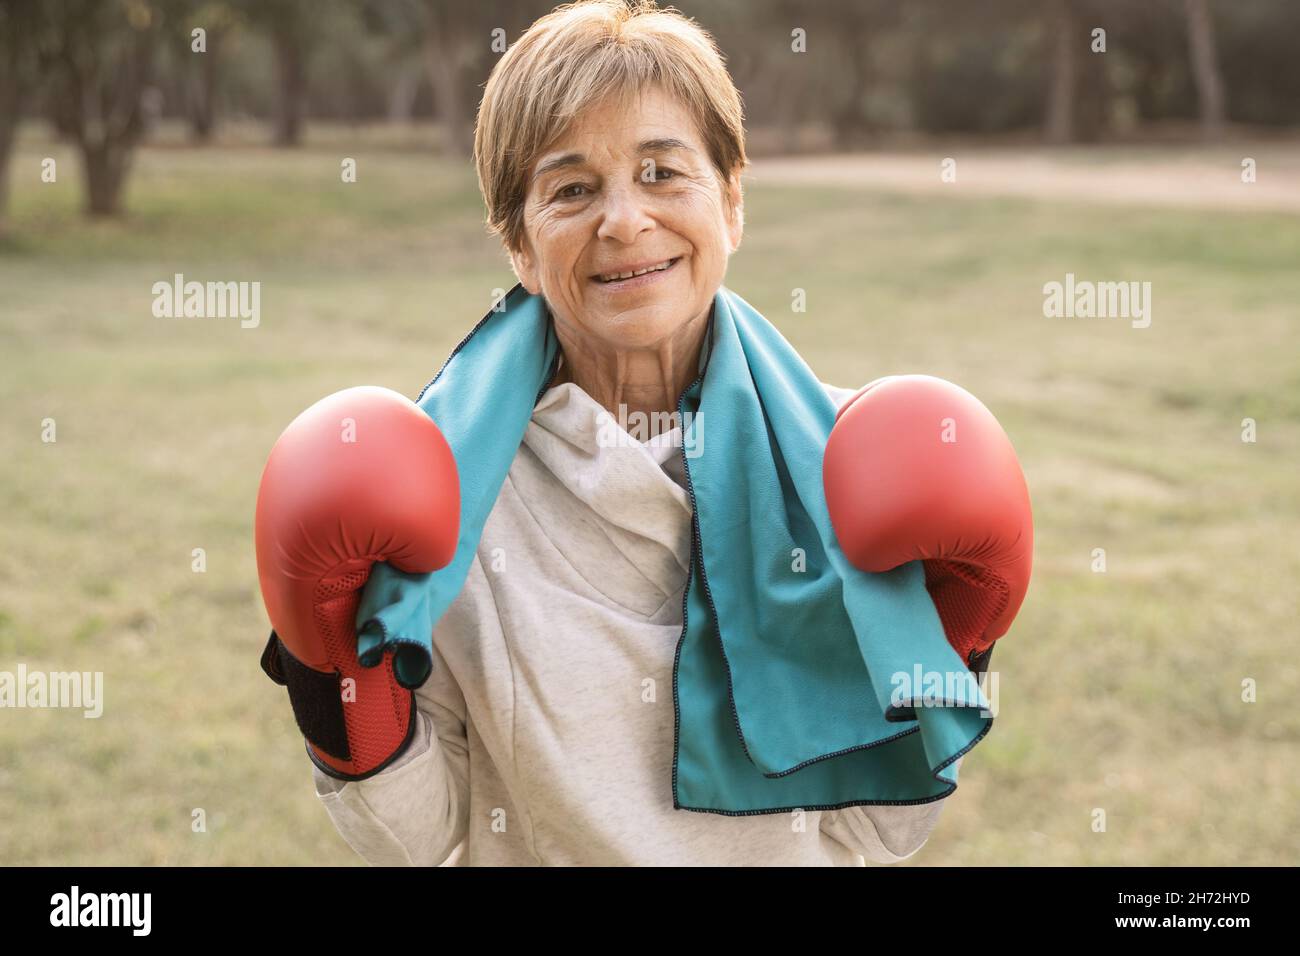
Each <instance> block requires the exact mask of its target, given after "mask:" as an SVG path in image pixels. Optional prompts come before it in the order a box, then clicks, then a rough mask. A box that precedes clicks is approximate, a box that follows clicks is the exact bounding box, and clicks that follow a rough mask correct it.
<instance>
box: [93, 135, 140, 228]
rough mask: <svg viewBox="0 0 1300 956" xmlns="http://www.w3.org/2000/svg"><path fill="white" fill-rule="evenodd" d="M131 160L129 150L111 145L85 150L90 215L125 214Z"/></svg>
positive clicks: (103, 144)
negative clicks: (125, 196) (125, 193)
mask: <svg viewBox="0 0 1300 956" xmlns="http://www.w3.org/2000/svg"><path fill="white" fill-rule="evenodd" d="M130 158H131V151H130V149H129V148H124V147H121V146H116V145H113V144H111V143H99V144H95V145H91V144H87V145H86V146H85V147H83V149H82V169H83V170H85V176H86V212H87V213H89V214H90V215H91V216H116V215H118V214H119V213H120V212H121V211H122V186H123V184H125V182H126V171H127V167H128V165H129V164H130Z"/></svg>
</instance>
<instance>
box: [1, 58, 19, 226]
mask: <svg viewBox="0 0 1300 956" xmlns="http://www.w3.org/2000/svg"><path fill="white" fill-rule="evenodd" d="M0 52H3V51H0ZM18 97H19V91H18V70H17V69H16V68H14V66H13V64H12V63H9V62H4V63H0V239H2V238H4V237H5V236H6V235H7V234H8V232H9V157H10V156H11V155H12V154H13V146H14V139H15V137H16V134H17V131H18Z"/></svg>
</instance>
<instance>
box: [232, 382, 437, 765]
mask: <svg viewBox="0 0 1300 956" xmlns="http://www.w3.org/2000/svg"><path fill="white" fill-rule="evenodd" d="M459 526H460V482H459V480H458V478H457V475H456V462H455V460H454V458H453V457H452V453H451V449H450V448H449V447H448V446H447V442H446V440H445V439H444V438H443V437H442V433H441V432H440V431H439V430H438V427H437V426H436V425H435V424H434V423H433V421H432V420H431V419H430V418H429V416H428V415H426V414H425V413H424V412H423V411H421V410H420V408H419V407H418V406H417V405H415V403H413V402H411V401H410V400H409V399H407V398H405V397H404V396H402V395H399V394H398V393H397V392H393V391H390V390H388V389H386V388H377V387H374V386H361V387H358V388H349V389H345V390H344V391H341V392H336V393H334V394H333V395H330V396H328V397H326V398H323V399H321V400H320V401H319V402H317V403H316V404H315V405H313V406H311V408H309V409H307V410H306V411H305V412H303V413H302V414H301V415H299V416H298V417H297V418H295V419H294V420H293V422H292V423H290V425H289V427H288V428H286V429H285V430H284V434H282V435H281V436H280V438H279V440H278V441H277V442H276V443H275V447H274V448H272V449H271V456H270V458H269V459H268V460H267V463H266V469H265V471H263V472H262V484H261V487H260V488H259V490H258V494H257V518H256V538H257V573H258V577H259V579H260V581H261V585H262V599H263V601H264V602H265V604H266V612H267V615H268V616H269V617H270V619H271V626H272V627H273V628H274V630H273V631H272V632H271V638H270V641H269V642H268V643H267V646H266V650H265V651H264V652H263V654H262V667H263V669H264V670H265V671H266V673H267V674H268V675H270V677H271V679H272V680H274V681H276V682H277V683H279V684H283V685H285V686H287V687H288V688H289V700H290V702H291V703H292V705H293V712H294V717H295V718H296V719H297V722H298V728H299V729H300V730H301V731H302V733H303V736H304V737H305V738H306V740H307V752H308V754H309V755H310V756H311V758H312V760H313V761H314V762H315V764H316V766H318V767H320V769H321V770H322V771H324V772H325V773H327V774H329V775H331V776H333V777H338V778H340V779H344V780H359V779H362V778H364V777H368V776H370V775H372V774H375V773H378V772H379V771H380V770H382V769H383V768H384V767H385V766H387V765H388V764H389V763H390V762H391V761H392V760H393V759H394V758H395V757H397V756H398V755H399V754H400V753H401V752H402V751H403V750H405V748H406V746H407V744H408V743H409V742H410V740H411V737H412V734H413V731H414V729H415V721H414V715H415V695H414V694H413V693H412V692H411V690H410V688H409V687H404V686H402V685H401V684H399V683H398V681H397V678H396V676H395V673H394V669H393V652H392V651H391V650H389V651H385V653H384V659H383V661H382V663H380V664H379V665H377V666H375V667H362V666H361V664H360V663H359V662H358V661H357V634H356V613H357V604H358V602H359V601H360V591H361V588H362V587H363V586H364V585H365V583H366V581H367V579H369V577H370V569H371V565H373V564H374V563H375V562H376V561H387V562H389V563H390V564H392V565H393V566H394V567H396V568H397V569H398V570H400V571H406V572H411V573H416V574H422V573H427V572H430V571H436V570H438V569H439V568H441V567H444V566H445V565H447V564H449V563H450V562H451V559H452V556H453V555H454V554H455V551H456V540H457V536H458V534H459ZM345 679H350V680H351V681H354V682H355V683H354V684H351V685H344V683H343V681H344V680H345Z"/></svg>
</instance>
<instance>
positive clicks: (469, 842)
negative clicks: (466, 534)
mask: <svg viewBox="0 0 1300 956" xmlns="http://www.w3.org/2000/svg"><path fill="white" fill-rule="evenodd" d="M826 388H827V391H828V393H829V394H830V395H831V397H832V399H834V400H835V401H836V403H837V404H840V403H843V402H844V401H846V400H847V399H848V398H849V397H851V396H852V395H853V392H854V390H852V389H841V388H835V387H833V386H826ZM603 411H604V410H603V408H602V407H601V406H600V405H599V404H597V403H596V401H595V400H594V399H592V398H591V397H590V396H589V395H587V393H586V392H584V391H582V389H580V388H579V387H578V386H577V385H574V384H572V383H567V384H564V385H559V386H556V387H555V388H552V389H550V390H549V391H548V392H546V394H545V395H544V396H543V397H542V399H541V401H540V402H538V404H537V407H536V408H535V409H534V411H533V417H532V421H531V422H530V423H529V425H528V430H527V432H526V434H525V436H524V440H523V443H522V444H521V445H520V448H519V452H518V453H517V455H516V456H515V459H514V462H513V463H512V464H511V468H510V473H509V475H508V476H507V478H506V481H505V484H504V485H502V488H501V492H500V494H499V496H498V497H497V501H496V503H495V505H494V507H493V510H492V513H491V515H490V516H489V518H488V521H487V524H486V526H485V527H484V530H483V535H482V538H481V539H480V541H479V546H478V554H477V556H476V557H475V559H474V561H473V563H472V564H471V565H470V570H469V576H468V578H467V580H466V583H465V586H464V588H463V590H462V591H461V593H460V595H459V596H458V597H457V598H456V600H455V602H454V603H453V604H452V605H451V607H450V609H449V610H448V611H447V613H446V614H445V615H444V617H443V619H442V620H441V621H440V622H439V623H438V625H437V627H436V628H435V629H434V633H433V644H434V654H433V659H434V667H433V675H432V676H431V677H430V678H429V680H428V682H427V683H426V684H425V685H424V686H423V687H421V688H420V689H419V690H417V691H416V705H417V708H418V714H417V718H418V724H419V725H418V727H417V729H416V736H415V739H414V740H413V741H412V743H411V745H410V747H409V748H408V750H407V751H406V752H405V753H404V754H402V756H401V757H399V758H398V760H397V761H395V762H394V764H393V765H392V766H391V767H389V768H387V769H386V770H384V771H383V772H382V773H379V774H376V775H375V776H374V777H371V778H369V779H366V780H361V781H352V782H347V783H344V782H342V781H339V780H335V779H333V778H330V777H328V776H326V775H325V774H323V773H321V772H320V771H319V770H317V769H315V768H313V771H312V772H313V775H314V778H315V782H316V793H317V795H318V796H319V797H320V799H321V801H322V803H324V805H325V809H326V810H327V811H328V813H329V815H330V818H331V819H332V820H333V822H334V825H335V827H336V828H337V829H338V831H339V833H340V834H341V835H342V836H343V838H344V839H345V840H347V842H348V843H349V844H350V845H351V846H352V848H353V849H355V850H356V851H357V853H359V854H360V855H361V856H362V857H363V858H364V859H366V860H367V861H369V862H370V863H372V864H392V865H420V866H433V865H439V864H443V865H453V866H493V865H525V866H537V865H547V866H572V865H616V866H617V865H723V866H734V865H742V866H743V865H759V866H765V865H794V866H805V865H811V866H827V865H837V866H862V865H863V863H864V861H863V857H864V856H865V857H866V858H868V859H871V860H873V861H877V862H884V863H893V862H897V861H898V860H901V859H903V858H905V857H908V856H910V855H912V854H913V853H915V852H916V851H917V850H919V849H920V848H921V846H922V845H923V844H924V843H925V841H926V839H927V838H928V837H929V834H930V831H931V830H932V829H933V828H934V825H935V823H936V822H937V820H938V818H939V814H940V812H941V810H942V806H943V801H935V802H933V803H927V804H920V805H916V806H878V807H871V806H869V807H849V808H845V809H843V810H835V811H817V810H810V811H794V812H781V813H772V814H761V815H748V816H726V815H721V814H714V813H700V812H695V811H688V810H675V809H673V795H672V759H673V732H674V707H673V694H672V672H673V659H674V656H675V653H676V649H677V642H678V640H679V638H680V637H681V629H682V590H683V588H685V586H686V576H687V568H688V562H689V561H690V546H691V542H690V534H691V504H690V498H689V496H688V494H687V492H686V490H685V487H684V486H685V476H684V473H683V468H682V460H681V458H682V456H681V447H680V446H681V431H680V429H679V428H677V429H673V430H672V431H671V432H668V433H666V434H664V435H660V436H659V437H657V438H655V439H652V440H650V441H649V442H646V443H642V442H639V441H636V440H635V439H632V438H631V437H630V436H628V435H627V433H626V432H624V431H622V430H621V429H618V428H617V426H614V428H615V432H616V433H617V435H618V436H619V437H620V438H621V440H620V441H619V442H617V443H612V442H610V441H609V440H608V439H609V435H610V434H611V432H610V427H611V426H610V425H609V424H604V425H603V426H602V413H603ZM604 420H605V422H608V421H609V419H608V418H607V417H605V419H604Z"/></svg>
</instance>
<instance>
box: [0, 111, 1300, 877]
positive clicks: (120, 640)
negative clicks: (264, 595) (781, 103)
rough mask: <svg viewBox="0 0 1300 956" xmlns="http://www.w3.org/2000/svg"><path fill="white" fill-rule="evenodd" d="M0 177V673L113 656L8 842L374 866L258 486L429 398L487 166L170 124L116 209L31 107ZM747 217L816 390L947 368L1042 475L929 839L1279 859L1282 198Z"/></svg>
mask: <svg viewBox="0 0 1300 956" xmlns="http://www.w3.org/2000/svg"><path fill="white" fill-rule="evenodd" d="M45 156H53V157H54V158H56V160H57V162H58V182H57V183H54V184H41V183H40V180H39V164H40V160H41V158H42V157H45ZM343 156H351V157H355V158H356V159H357V160H358V170H359V176H358V182H357V183H355V184H350V185H345V184H343V183H341V182H340V176H339V162H340V158H341V157H343ZM927 162H928V160H927ZM1159 163H1160V161H1159V159H1155V160H1153V161H1152V165H1151V174H1152V176H1153V177H1158V176H1159V175H1160V168H1159ZM11 176H12V180H13V200H12V205H13V209H12V220H13V226H14V236H13V238H12V239H10V240H9V241H8V242H7V243H6V244H5V245H3V247H0V293H2V295H0V355H2V356H3V357H2V359H0V362H2V372H3V375H2V376H0V397H2V398H3V403H4V415H3V431H2V432H0V435H2V436H3V439H2V440H3V446H2V450H3V461H4V470H3V476H2V477H0V492H2V494H3V502H4V521H3V538H2V539H0V670H13V669H14V668H15V667H16V666H17V664H18V663H19V662H23V663H25V664H26V665H27V667H28V668H29V669H32V670H36V669H42V670H71V669H76V670H90V671H96V670H97V671H103V672H104V675H105V704H104V716H103V717H102V718H100V719H98V720H88V719H85V718H83V717H82V715H81V713H80V712H77V711H69V710H4V711H0V863H7V864H18V863H41V864H109V863H125V864H157V863H176V864H194V863H210V864H270V863H288V864H307V863H327V864H328V863H355V862H358V859H357V857H355V855H354V854H353V853H352V851H351V850H350V849H349V848H348V847H347V846H346V845H345V844H344V843H343V841H342V839H341V838H340V837H339V836H338V835H337V834H336V833H335V831H334V829H333V827H332V825H331V823H330V821H329V819H328V817H327V816H326V814H325V812H324V810H323V809H322V808H321V807H320V806H319V805H318V802H317V798H316V797H315V795H314V793H313V789H312V783H311V773H310V768H309V764H308V761H307V759H306V756H305V755H304V753H303V750H302V741H301V738H300V736H299V734H298V732H297V730H296V728H295V726H294V724H293V719H292V715H291V712H290V710H289V707H288V702H287V700H286V698H285V694H284V692H283V690H281V689H279V688H276V687H275V686H273V685H272V684H271V683H270V682H269V681H268V680H267V679H266V678H265V676H264V675H263V674H262V672H261V671H260V669H259V667H258V655H259V653H260V651H261V649H262V645H263V643H264V641H265V639H266V634H267V630H268V625H267V622H266V619H265V612H264V610H263V608H262V605H261V600H260V597H259V595H258V590H257V575H256V569H255V566H254V557H253V548H252V514H253V502H254V498H255V494H256V490H257V482H258V479H259V477H260V473H261V467H262V464H263V462H264V461H265V456H266V453H267V451H268V450H269V448H270V446H271V444H272V442H273V441H274V440H275V438H276V436H277V435H278V434H279V432H280V430H281V429H282V428H283V427H284V425H285V424H287V423H288V421H289V420H290V419H291V418H292V417H293V416H294V415H296V414H297V413H298V412H299V411H300V410H302V409H303V408H304V407H306V406H307V405H309V404H310V403H311V402H313V401H315V400H316V399H317V398H320V397H321V396H323V395H325V394H326V393H328V392H331V391H334V390H336V389H339V388H343V387H346V386H349V385H354V384H361V383H373V384H381V385H387V386H390V387H392V388H395V389H398V390H399V391H402V392H404V393H406V394H408V395H412V396H414V395H415V393H416V392H418V390H419V389H420V387H421V386H422V385H423V384H424V383H425V381H427V380H428V379H429V378H430V377H431V376H432V374H433V373H434V372H435V371H436V370H437V368H438V366H439V365H440V363H441V362H442V360H443V358H444V357H445V355H446V353H447V351H448V350H449V349H450V348H451V347H452V346H453V345H454V344H455V342H456V341H457V340H458V339H459V338H460V336H461V334H462V333H463V332H464V331H465V330H466V329H468V327H469V326H470V325H471V324H472V323H473V322H474V321H476V320H477V319H478V318H479V317H480V316H481V315H482V314H483V313H484V312H485V311H486V309H487V307H488V305H489V304H490V297H491V295H492V290H493V289H494V288H509V287H510V286H511V285H512V284H513V277H512V275H511V273H510V272H509V268H508V264H507V260H506V258H505V256H504V254H503V253H502V252H501V251H500V250H499V248H498V247H497V246H496V245H495V244H494V242H493V241H492V240H490V239H489V238H488V237H487V236H486V234H485V233H484V231H483V228H482V225H481V217H482V211H481V201H480V198H479V195H478V192H477V187H476V183H475V180H474V177H473V172H472V170H471V168H470V167H469V165H468V164H466V165H463V166H461V165H454V164H448V163H446V162H442V161H439V160H436V159H434V158H432V157H431V156H429V155H427V154H426V153H425V152H424V151H422V150H420V149H416V148H413V146H412V145H411V144H409V143H404V142H403V141H401V140H400V139H398V140H394V139H392V138H391V137H384V138H380V137H368V138H365V139H362V140H360V141H358V140H354V139H350V138H349V134H348V133H347V132H346V131H344V130H338V131H326V132H325V133H323V134H320V135H318V136H317V138H315V139H313V140H312V141H311V142H310V143H309V145H308V146H307V147H306V148H304V149H303V150H301V151H299V152H297V153H284V152H276V151H271V150H268V149H263V148H260V147H257V146H252V145H249V146H238V147H223V148H214V149H210V150H206V151H196V150H190V149H185V148H179V147H171V148H153V149H148V150H144V151H142V152H141V153H140V154H139V155H138V157H137V162H136V168H135V172H134V175H133V178H132V180H131V182H130V185H129V191H128V198H127V204H128V208H129V210H130V215H129V216H128V217H127V218H125V219H124V220H122V221H120V222H96V223H91V222H87V221H86V220H84V219H83V218H82V217H81V216H80V215H79V213H78V205H79V203H80V194H81V188H80V183H79V181H78V172H77V167H76V162H75V157H74V156H73V155H72V154H71V153H70V152H68V151H67V150H65V149H64V148H63V147H61V146H57V145H55V144H52V143H49V142H46V141H45V140H43V139H42V138H40V135H39V134H38V131H35V130H33V131H30V132H29V134H28V135H27V137H26V138H25V139H24V140H23V141H22V142H21V143H20V146H19V150H18V154H17V155H16V157H15V159H14V164H13V168H12V169H11ZM746 224H747V225H746V228H747V234H746V237H745V241H744V244H743V246H742V248H741V250H740V251H739V252H738V253H737V254H736V256H735V257H734V258H733V260H732V263H731V267H730V271H729V273H728V278H727V284H728V285H729V287H731V288H732V289H734V290H735V291H737V292H738V293H740V294H741V295H742V296H744V297H745V298H746V299H747V300H748V301H750V302H751V303H752V304H754V305H755V306H756V307H757V308H758V309H760V310H761V311H762V312H763V313H764V314H765V315H767V316H768V317H769V318H771V319H772V320H773V321H774V322H776V323H777V324H778V325H779V326H780V327H781V328H782V330H783V331H784V332H785V333H786V334H787V335H788V337H789V338H790V339H791V340H792V342H793V343H794V344H795V345H796V347H798V348H799V350H800V351H801V352H802V354H803V355H804V357H805V358H806V359H807V361H808V362H809V364H810V365H811V366H812V367H813V368H814V370H815V371H816V372H817V373H818V374H819V375H820V376H821V377H822V378H823V379H824V380H826V381H830V382H834V383H836V384H840V385H857V384H859V383H862V382H865V381H868V380H870V379H872V378H875V377H877V376H879V375H884V374H889V373H895V372H909V371H915V372H927V373H931V374H934V375H939V376H943V377H945V378H950V379H952V380H954V381H956V382H958V383H960V384H962V385H963V386H965V387H966V388H968V389H969V390H971V391H972V392H974V393H975V394H977V395H978V396H980V397H981V398H982V399H983V400H984V402H985V403H986V404H987V405H988V406H989V407H990V408H991V409H992V410H993V411H994V413H995V414H996V415H997V416H998V417H999V419H1000V420H1001V421H1002V423H1003V425H1004V426H1005V427H1006V429H1007V431H1008V433H1009V434H1010V435H1011V437H1012V439H1013V441H1014V442H1015V445H1016V448H1017V450H1018V452H1019V455H1020V458H1021V462H1022V464H1023V465H1024V468H1025V471H1026V474H1027V476H1028V479H1029V486H1030V491H1031V495H1032V498H1033V505H1034V512H1035V518H1036V537H1037V549H1036V566H1035V577H1034V580H1033V584H1032V586H1031V589H1030V593H1029V598H1028V600H1027V602H1026V604H1025V607H1024V610H1023V611H1022V613H1021V615H1020V617H1019V619H1018V621H1017V623H1016V625H1015V627H1014V629H1013V630H1012V632H1011V633H1010V634H1009V635H1008V636H1007V637H1006V638H1005V639H1004V641H1003V642H1001V643H1000V644H999V652H998V654H996V655H995V656H994V664H995V666H996V667H997V669H998V670H999V672H1000V681H1001V683H1000V705H1001V712H1000V715H999V718H998V720H997V722H996V724H995V726H994V729H993V732H992V733H991V735H990V736H989V737H988V738H987V740H986V741H985V742H984V743H982V744H981V745H980V746H979V747H978V748H977V749H976V751H975V752H974V753H973V755H972V756H971V757H970V758H968V760H967V761H966V762H965V764H964V765H963V772H962V775H961V786H960V788H959V791H958V793H957V794H956V795H955V796H954V797H953V798H952V799H951V801H950V802H949V806H948V807H947V808H946V809H945V811H944V816H943V818H942V819H941V821H940V823H939V826H938V828H937V830H936V831H935V833H934V835H933V836H932V838H931V839H930V842H929V843H928V845H927V846H926V847H925V849H923V850H922V851H921V852H920V853H919V854H918V855H917V856H916V857H914V858H913V861H914V862H916V863H927V864H967V863H999V864H1017V863H1034V862H1037V863H1048V864H1157V865H1170V864H1190V863H1198V864H1229V863H1240V864H1295V863H1297V862H1300V760H1297V751H1298V749H1300V748H1298V746H1297V745H1298V743H1300V711H1298V710H1297V708H1296V707H1295V706H1294V702H1295V701H1296V700H1298V699H1300V665H1297V663H1296V660H1295V658H1294V657H1293V656H1292V655H1293V654H1294V653H1295V649H1296V646H1297V636H1298V633H1300V632H1298V631H1297V624H1296V621H1297V610H1300V607H1298V605H1300V599H1298V597H1297V595H1298V594H1300V588H1298V587H1297V584H1296V582H1297V580H1300V548H1298V547H1297V544H1296V542H1297V540H1300V481H1298V480H1297V465H1298V464H1300V327H1298V325H1300V269H1298V268H1297V266H1298V265H1300V215H1296V214H1294V213H1281V212H1279V213H1259V212H1250V213H1245V212H1242V213H1224V212H1203V211H1196V210H1194V209H1176V208H1150V209H1147V208H1143V207H1142V206H1140V205H1139V206H1131V207H1125V208H1117V207H1113V206H1090V205H1085V204H1077V203H1071V202H1070V201H1068V197H1062V198H1060V199H1026V198H1018V199H999V198H994V197H988V196H984V197H979V198H959V197H956V196H953V197H949V196H922V195H907V194H891V193H888V192H873V191H870V190H863V189H854V190H849V189H844V188H839V187H825V186H815V185H808V186H793V185H788V186H768V185H764V186H751V188H750V189H749V191H748V194H747V201H746ZM178 272H179V273H183V274H184V275H185V277H186V279H193V280H199V281H206V280H220V281H259V282H260V283H261V288H262V299H261V322H260V325H259V326H258V327H257V328H256V329H241V328H240V327H239V323H238V321H237V320H222V319H162V318H155V317H154V316H153V315H152V313H151V303H152V292H151V287H152V285H153V283H155V282H157V281H160V280H164V281H169V280H170V279H171V277H172V276H173V274H175V273H178ZM1067 272H1072V273H1074V274H1075V275H1076V276H1077V277H1078V278H1079V279H1092V280H1116V281H1118V280H1139V281H1149V282H1151V283H1152V288H1153V318H1152V324H1151V326H1150V328H1147V329H1134V328H1131V327H1130V324H1129V322H1128V321H1127V320H1122V319H1048V318H1044V316H1043V314H1042V302H1043V294H1042V286H1043V284H1044V283H1046V282H1049V281H1053V280H1056V281H1061V280H1063V279H1064V277H1065V274H1066V273H1067ZM795 288H802V289H804V290H806V293H807V300H808V311H807V312H806V313H800V314H796V313H793V312H792V311H791V309H790V299H791V291H792V290H793V289H795ZM1248 417H1249V418H1254V419H1255V420H1256V421H1257V423H1258V441H1257V442H1255V443H1245V442H1243V441H1242V440H1241V426H1242V420H1243V419H1244V418H1248ZM45 419H54V420H55V422H56V427H57V441H56V442H54V443H48V442H43V441H42V440H41V433H42V422H43V420H45ZM195 548H203V549H205V552H206V562H207V570H206V572H205V573H195V572H194V571H193V570H192V569H191V563H192V557H191V555H192V551H193V549H195ZM1097 548H1104V549H1105V552H1106V560H1107V568H1108V569H1107V571H1106V572H1105V573H1095V572H1094V571H1093V570H1092V562H1093V552H1094V549H1097ZM1248 678H1249V679H1253V680H1254V681H1256V682H1257V687H1258V699H1257V701H1256V702H1254V703H1245V702H1243V701H1242V699H1241V698H1242V682H1243V680H1245V679H1248ZM196 808H202V809H203V810H204V811H205V814H206V818H207V832H203V833H195V832H192V828H191V815H192V812H193V811H194V810H195V809H196ZM1096 808H1101V809H1103V810H1104V811H1105V812H1106V817H1107V825H1106V831H1105V832H1100V833H1099V832H1094V831H1093V827H1092V824H1093V819H1094V817H1093V814H1094V810H1095V809H1096Z"/></svg>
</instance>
